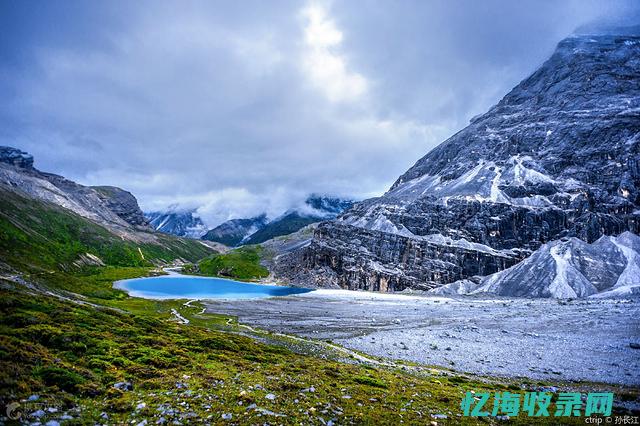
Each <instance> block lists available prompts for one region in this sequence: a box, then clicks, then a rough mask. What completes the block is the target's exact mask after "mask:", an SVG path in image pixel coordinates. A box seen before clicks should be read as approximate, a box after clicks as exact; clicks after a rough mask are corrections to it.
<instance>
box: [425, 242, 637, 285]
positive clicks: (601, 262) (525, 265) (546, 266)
mask: <svg viewBox="0 0 640 426" xmlns="http://www.w3.org/2000/svg"><path fill="white" fill-rule="evenodd" d="M431 293H433V294H438V295H451V294H494V295H498V296H508V297H514V296H515V297H554V298H575V297H587V296H592V297H612V296H629V295H631V294H640V237H638V236H637V235H635V234H632V233H631V232H624V233H622V234H621V235H620V236H618V237H612V236H602V237H600V238H599V239H598V240H597V241H595V242H594V243H592V244H589V243H586V242H584V241H582V240H580V239H578V238H568V239H565V240H560V241H554V242H551V243H548V244H544V245H543V246H542V247H540V248H539V249H538V250H536V251H535V252H534V253H533V254H532V255H531V256H530V257H528V258H526V259H525V260H523V261H522V262H520V263H518V264H517V265H514V266H512V267H511V268H508V269H505V270H504V271H500V272H497V273H495V274H492V275H489V276H488V277H485V278H483V279H481V280H477V281H475V282H473V281H471V280H464V281H456V282H455V283H451V284H447V285H444V286H442V287H439V288H436V289H434V290H432V291H431Z"/></svg>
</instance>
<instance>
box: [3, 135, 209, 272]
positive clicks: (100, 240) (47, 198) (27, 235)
mask: <svg viewBox="0 0 640 426" xmlns="http://www.w3.org/2000/svg"><path fill="white" fill-rule="evenodd" d="M0 229H2V232H1V233H0V259H2V261H1V262H0V269H4V268H7V267H8V268H15V269H17V270H22V271H28V270H35V271H40V272H39V273H42V271H43V270H45V271H56V270H58V271H66V270H68V269H69V268H80V267H82V266H83V265H85V266H89V265H93V266H103V265H112V266H150V265H153V264H161V263H166V262H170V261H172V260H175V259H184V260H190V261H196V260H198V259H201V258H203V257H206V256H207V255H209V254H210V253H211V252H212V251H213V250H212V248H210V247H208V246H206V245H204V244H203V242H200V241H192V240H185V239H181V238H178V237H174V236H170V235H164V234H160V233H156V232H154V231H153V230H152V229H151V228H150V227H149V226H148V225H147V223H146V220H145V219H144V216H143V215H142V211H141V210H140V208H139V207H138V203H137V201H136V199H135V197H134V196H133V195H131V194H130V193H129V192H127V191H124V190H122V189H120V188H116V187H107V186H100V187H89V186H83V185H80V184H78V183H75V182H73V181H70V180H68V179H66V178H64V177H62V176H58V175H54V174H51V173H45V172H41V171H39V170H37V169H36V168H34V167H33V157H32V156H31V155H29V154H27V153H26V152H23V151H20V150H18V149H15V148H11V147H0Z"/></svg>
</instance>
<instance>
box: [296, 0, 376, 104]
mask: <svg viewBox="0 0 640 426" xmlns="http://www.w3.org/2000/svg"><path fill="white" fill-rule="evenodd" d="M302 15H303V16H304V18H305V19H306V20H307V24H306V26H305V30H304V39H305V44H306V47H307V49H306V51H305V53H304V58H303V64H304V68H305V71H306V73H308V75H309V78H310V80H311V81H312V82H313V83H314V84H315V85H316V87H317V88H318V89H320V90H321V91H322V92H323V93H324V94H325V96H326V97H327V98H328V99H329V100H331V101H333V102H340V101H356V100H358V99H359V98H361V97H362V96H363V95H364V94H365V92H366V90H367V84H368V83H367V80H366V78H365V77H363V76H362V75H360V74H358V73H356V72H353V71H349V70H348V69H347V63H346V59H345V58H344V57H343V56H341V55H339V54H338V53H336V50H337V49H339V47H340V44H341V43H342V32H341V31H340V30H338V28H336V26H335V23H334V22H333V21H332V20H331V19H330V18H329V17H328V16H327V12H326V10H324V8H323V7H322V6H320V5H317V4H313V5H310V6H308V7H307V8H305V9H304V10H303V12H302Z"/></svg>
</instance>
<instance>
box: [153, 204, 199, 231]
mask: <svg viewBox="0 0 640 426" xmlns="http://www.w3.org/2000/svg"><path fill="white" fill-rule="evenodd" d="M195 212H196V211H195V209H194V210H182V209H180V208H178V207H177V206H172V207H170V208H169V209H167V210H166V211H159V212H148V213H145V214H144V216H145V218H146V219H147V220H148V221H149V225H150V226H151V227H152V228H153V229H155V230H156V231H160V232H164V233H165V234H173V235H177V236H180V237H188V238H200V237H202V236H203V235H204V233H205V232H207V229H206V226H205V224H204V223H203V222H202V220H201V219H200V218H199V217H198V216H197V215H196V214H195Z"/></svg>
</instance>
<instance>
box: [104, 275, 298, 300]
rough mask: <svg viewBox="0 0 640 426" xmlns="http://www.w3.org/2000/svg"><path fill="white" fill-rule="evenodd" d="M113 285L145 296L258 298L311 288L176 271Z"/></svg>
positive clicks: (136, 294) (160, 297)
mask: <svg viewBox="0 0 640 426" xmlns="http://www.w3.org/2000/svg"><path fill="white" fill-rule="evenodd" d="M114 287H115V288H118V289H121V290H124V291H126V292H127V293H129V295H131V296H135V297H143V298H146V299H259V298H264V297H274V296H288V295H291V294H301V293H307V292H310V291H311V290H309V289H306V288H298V287H285V286H279V285H263V284H251V283H245V282H241V281H234V280H228V279H224V278H212V277H194V276H190V275H174V274H172V275H164V276H160V277H149V278H134V279H131V280H122V281H118V282H116V283H115V284H114Z"/></svg>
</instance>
